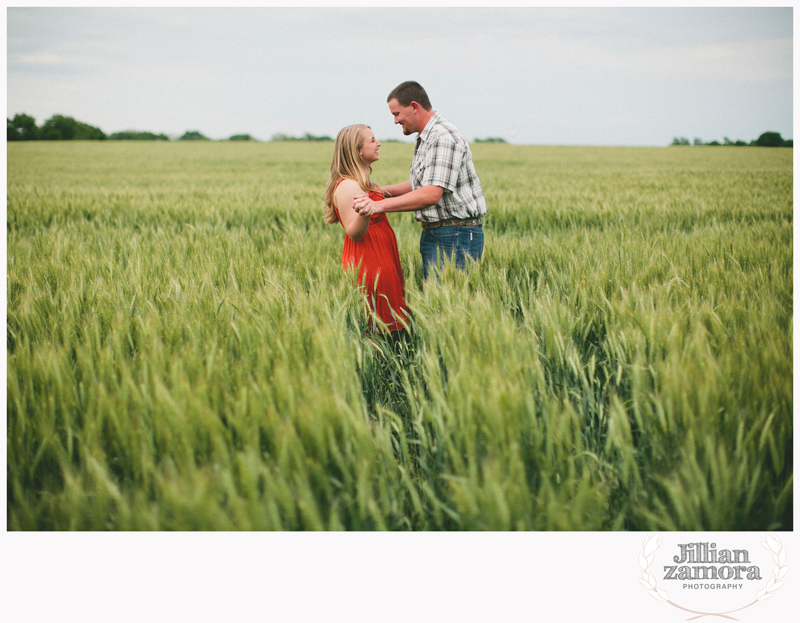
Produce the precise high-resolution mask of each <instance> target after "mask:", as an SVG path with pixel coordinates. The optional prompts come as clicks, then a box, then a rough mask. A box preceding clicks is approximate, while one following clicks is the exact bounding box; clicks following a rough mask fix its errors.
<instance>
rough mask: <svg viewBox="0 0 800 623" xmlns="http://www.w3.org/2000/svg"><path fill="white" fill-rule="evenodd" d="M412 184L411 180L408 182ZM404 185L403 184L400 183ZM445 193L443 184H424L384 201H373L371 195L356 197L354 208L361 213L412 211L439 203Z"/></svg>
mask: <svg viewBox="0 0 800 623" xmlns="http://www.w3.org/2000/svg"><path fill="white" fill-rule="evenodd" d="M408 183H409V185H410V182H408ZM398 186H402V184H398ZM443 193H444V188H442V187H441V186H433V185H428V186H423V187H422V188H417V190H412V191H409V192H407V193H404V194H402V195H401V196H399V197H388V198H386V199H384V200H383V201H372V199H370V198H369V197H363V196H362V197H355V198H354V199H353V210H355V211H356V212H357V213H358V214H361V215H364V216H366V215H372V214H380V213H381V212H411V211H413V210H419V209H421V208H427V207H428V206H432V205H435V204H437V203H439V200H440V199H441V198H442V194H443Z"/></svg>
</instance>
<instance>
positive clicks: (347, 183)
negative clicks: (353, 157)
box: [336, 177, 364, 194]
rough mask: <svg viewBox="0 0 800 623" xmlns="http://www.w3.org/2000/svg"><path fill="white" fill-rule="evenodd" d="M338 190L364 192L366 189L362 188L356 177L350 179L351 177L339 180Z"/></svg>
mask: <svg viewBox="0 0 800 623" xmlns="http://www.w3.org/2000/svg"><path fill="white" fill-rule="evenodd" d="M336 192H337V193H339V192H342V193H347V194H356V193H358V194H364V191H363V190H361V186H359V185H358V182H356V181H355V180H354V179H350V178H349V177H345V178H342V181H341V182H339V185H338V186H337V187H336Z"/></svg>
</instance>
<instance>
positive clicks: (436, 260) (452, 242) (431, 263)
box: [419, 225, 483, 279]
mask: <svg viewBox="0 0 800 623" xmlns="http://www.w3.org/2000/svg"><path fill="white" fill-rule="evenodd" d="M419 252H420V254H421V255H422V274H423V275H424V277H425V279H427V278H428V275H429V274H430V271H431V270H432V267H438V268H441V267H442V266H443V265H444V260H445V259H446V258H452V259H453V262H454V263H455V265H456V268H462V269H463V268H464V267H465V266H466V264H467V263H468V261H469V260H467V256H469V257H471V258H472V259H473V260H475V261H476V262H477V261H478V260H480V259H481V256H482V255H483V227H482V226H481V225H469V226H467V225H465V226H445V227H437V228H435V229H429V230H428V231H423V232H422V237H421V238H420V239H419Z"/></svg>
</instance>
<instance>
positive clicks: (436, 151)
mask: <svg viewBox="0 0 800 623" xmlns="http://www.w3.org/2000/svg"><path fill="white" fill-rule="evenodd" d="M410 180H411V188H412V190H416V189H417V188H422V187H423V186H428V185H430V184H432V185H434V186H441V187H442V188H444V193H443V194H442V198H441V199H440V200H439V203H437V204H436V205H432V206H429V207H427V208H423V209H422V210H415V211H414V218H415V219H417V220H418V221H424V222H426V223H435V222H437V221H444V220H448V219H456V218H457V219H467V218H480V217H482V216H484V215H485V214H486V199H484V197H483V187H482V186H481V181H480V180H479V179H478V174H477V173H475V166H474V165H473V164H472V153H471V152H470V150H469V145H467V141H465V140H464V137H463V136H461V132H459V131H458V130H457V129H456V127H455V126H454V125H453V124H452V123H450V122H449V121H447V120H446V119H444V118H442V117H440V116H439V113H437V112H434V113H433V116H432V117H431V118H430V119H428V123H426V124H425V128H424V129H423V130H422V132H421V133H420V135H419V136H418V137H417V144H416V147H415V148H414V159H413V160H412V161H411V174H410Z"/></svg>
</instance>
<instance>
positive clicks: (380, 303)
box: [333, 190, 407, 331]
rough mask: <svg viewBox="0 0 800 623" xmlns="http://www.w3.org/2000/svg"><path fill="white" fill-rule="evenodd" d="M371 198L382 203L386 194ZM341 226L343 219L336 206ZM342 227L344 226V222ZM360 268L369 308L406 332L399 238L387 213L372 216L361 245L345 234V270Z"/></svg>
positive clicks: (395, 328) (371, 193)
mask: <svg viewBox="0 0 800 623" xmlns="http://www.w3.org/2000/svg"><path fill="white" fill-rule="evenodd" d="M369 198H370V199H372V200H373V201H382V200H383V195H381V194H380V193H377V192H375V191H372V190H371V191H369ZM333 209H334V212H335V213H336V218H337V219H339V223H342V219H341V217H340V216H339V210H337V209H336V207H335V206H334V208H333ZM342 227H344V224H343V223H342ZM359 262H361V266H360V268H359V270H358V283H359V285H361V286H362V287H363V289H364V292H365V293H366V295H367V300H368V301H369V307H370V309H371V310H372V311H373V312H374V313H375V315H377V316H378V318H380V320H381V322H383V323H384V324H386V326H387V327H388V329H389V331H398V330H400V329H403V328H404V326H403V322H405V321H406V318H407V317H406V283H405V280H404V279H403V269H402V268H401V266H400V254H399V253H398V251H397V238H395V236H394V230H393V229H392V226H391V225H390V224H389V219H388V218H386V214H373V215H372V216H370V217H369V227H368V228H367V233H366V234H365V235H364V237H363V238H362V239H361V240H359V241H358V242H354V241H353V239H352V238H350V236H348V235H347V234H345V235H344V249H342V267H343V268H345V270H346V269H348V268H350V267H351V266H358V265H359Z"/></svg>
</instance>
